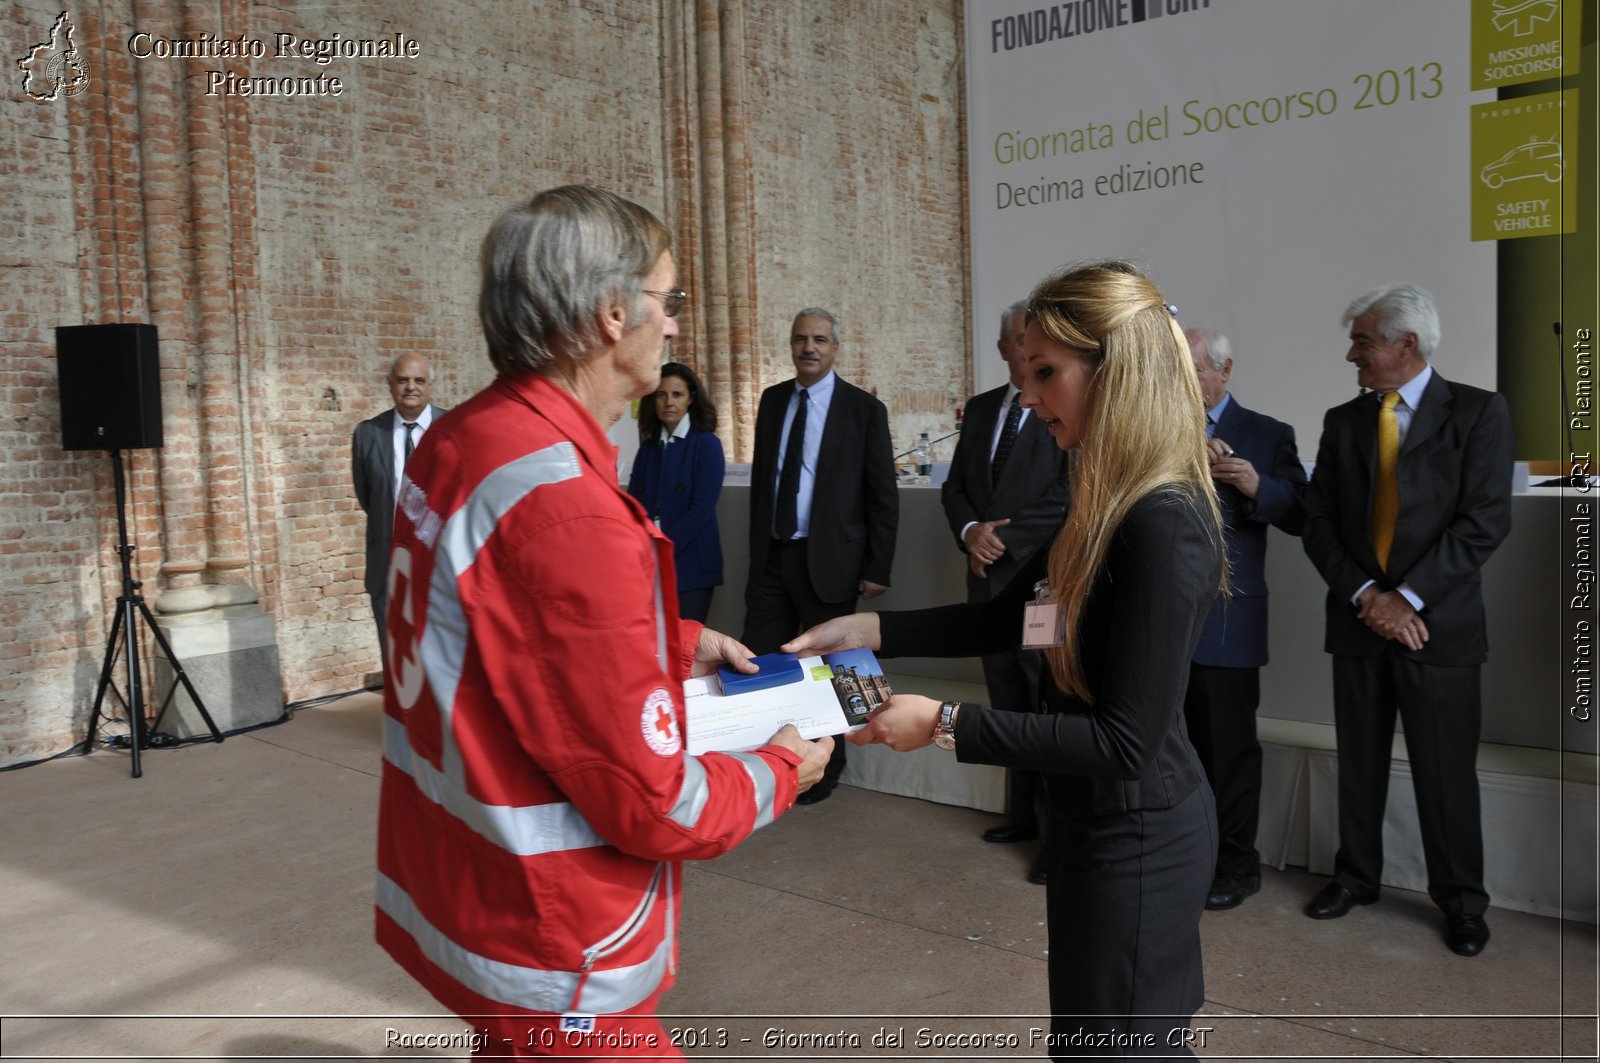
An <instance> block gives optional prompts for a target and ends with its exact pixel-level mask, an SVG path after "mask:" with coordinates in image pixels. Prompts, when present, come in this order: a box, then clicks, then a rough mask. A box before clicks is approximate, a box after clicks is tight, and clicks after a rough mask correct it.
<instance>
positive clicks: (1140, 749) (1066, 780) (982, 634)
mask: <svg viewBox="0 0 1600 1063" xmlns="http://www.w3.org/2000/svg"><path fill="white" fill-rule="evenodd" d="M1200 506H1201V503H1200V502H1199V501H1198V500H1197V499H1195V498H1194V497H1193V496H1192V495H1191V494H1189V493H1187V492H1179V491H1161V492H1156V493H1154V494H1151V495H1148V496H1146V497H1145V498H1143V499H1141V500H1140V501H1139V502H1138V503H1136V504H1135V505H1134V507H1133V509H1132V510H1130V511H1129V513H1128V516H1127V519H1125V520H1124V521H1123V522H1122V525H1121V526H1120V527H1119V528H1118V529H1117V531H1116V533H1115V535H1114V537H1113V541H1112V543H1111V546H1110V548H1109V550H1108V551H1107V554H1106V561H1105V565H1104V566H1103V567H1102V568H1101V570H1100V572H1099V573H1098V574H1097V575H1096V576H1095V582H1094V588H1093V590H1092V591H1091V593H1090V597H1089V600H1088V602H1087V603H1085V605H1084V611H1083V616H1082V618H1081V622H1080V623H1079V625H1078V630H1077V631H1076V632H1068V633H1067V637H1069V638H1076V639H1077V640H1078V646H1079V652H1080V655H1081V660H1082V661H1083V666H1084V672H1085V678H1086V679H1087V681H1088V685H1089V689H1090V690H1092V691H1093V692H1094V703H1093V704H1089V703H1087V702H1085V701H1083V700H1081V699H1079V698H1076V697H1068V696H1067V695H1066V694H1063V693H1062V692H1061V691H1060V690H1059V689H1058V688H1057V687H1056V685H1055V682H1054V681H1053V680H1052V679H1051V676H1050V670H1049V668H1046V669H1044V672H1043V674H1042V675H1041V677H1040V686H1041V689H1040V696H1041V700H1042V702H1043V706H1042V707H1043V710H1044V711H1043V712H1042V713H1031V712H1014V711H1008V710H1006V709H996V708H990V707H988V706H984V705H976V704H971V703H964V704H963V705H962V706H961V716H960V718H959V719H958V720H957V722H956V759H958V760H960V761H962V762H963V763H968V764H973V763H976V764H1003V765H1005V766H1007V767H1012V768H1024V769H1028V770H1031V771H1038V772H1043V773H1045V779H1046V790H1047V793H1048V799H1047V800H1048V803H1047V807H1048V809H1049V810H1050V812H1051V814H1052V815H1055V816H1060V817H1066V818H1073V819H1076V818H1081V817H1087V816H1098V815H1106V814H1111V813H1120V812H1126V811H1129V810H1132V809H1140V808H1171V807H1173V806H1174V805H1176V804H1178V803H1179V802H1181V801H1182V800H1183V799H1184V798H1186V797H1188V796H1189V795H1190V794H1191V793H1193V792H1194V790H1195V789H1196V788H1197V787H1198V786H1199V785H1200V784H1201V781H1202V780H1203V779H1204V777H1205V775H1204V771H1203V769H1202V768H1201V766H1200V760H1199V757H1198V756H1197V755H1196V754H1195V751H1194V747H1193V746H1192V745H1190V744H1189V736H1188V728H1187V726H1186V725H1185V723H1184V717H1183V696H1184V691H1185V690H1186V689H1187V687H1188V685H1189V659H1190V657H1191V656H1192V655H1193V654H1194V647H1195V643H1196V642H1197V641H1198V640H1199V638H1200V626H1201V624H1203V623H1204V622H1205V616H1206V612H1207V611H1208V610H1209V609H1210V608H1211V603H1212V601H1213V600H1214V599H1215V598H1216V596H1217V589H1218V586H1219V585H1220V584H1221V582H1222V550H1223V547H1222V543H1221V541H1220V539H1218V538H1217V536H1216V534H1215V531H1214V529H1211V528H1209V527H1208V524H1209V520H1208V518H1206V517H1205V516H1204V515H1203V514H1202V511H1201V508H1200ZM1047 561H1048V554H1047V552H1046V551H1043V550H1041V551H1038V552H1036V553H1035V554H1034V555H1033V558H1032V559H1031V560H1030V561H1029V563H1028V564H1027V565H1025V566H1024V567H1023V569H1022V570H1021V571H1020V572H1019V573H1018V574H1017V578H1015V579H1013V580H1012V581H1011V582H1010V583H1009V584H1008V585H1007V586H1006V588H1005V590H1003V591H1001V592H1000V594H999V595H997V596H996V597H995V598H993V599H991V600H989V601H987V602H980V603H976V604H966V605H946V606H940V607H938V608H934V609H921V610H917V611H915V612H906V613H892V612H886V613H882V614H880V620H881V624H882V634H883V642H882V650H881V651H880V656H884V657H893V656H932V657H964V656H971V655H976V654H987V653H997V652H999V651H1001V650H1005V649H1015V648H1016V647H1017V645H1018V644H1019V642H1020V641H1021V633H1022V613H1023V607H1024V606H1025V605H1026V604H1027V603H1028V602H1029V601H1031V600H1032V597H1033V584H1034V582H1035V581H1036V580H1038V579H1041V578H1043V576H1044V574H1045V572H1046V571H1047V569H1048V565H1047Z"/></svg>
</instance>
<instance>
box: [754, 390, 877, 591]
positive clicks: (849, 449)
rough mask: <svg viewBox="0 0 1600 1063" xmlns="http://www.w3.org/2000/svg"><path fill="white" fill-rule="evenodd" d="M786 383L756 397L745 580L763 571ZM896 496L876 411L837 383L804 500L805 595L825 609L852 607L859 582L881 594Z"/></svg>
mask: <svg viewBox="0 0 1600 1063" xmlns="http://www.w3.org/2000/svg"><path fill="white" fill-rule="evenodd" d="M793 394H794V381H793V380H786V381H784V382H783V383H781V384H774V385H773V386H772V387H770V388H768V389H767V390H766V391H763V392H762V393H761V405H760V406H759V407H758V409H757V412H756V449H755V458H754V461H753V462H752V464H751V467H750V572H751V576H752V578H754V576H755V574H756V573H759V572H761V571H762V570H763V569H764V568H765V567H766V563H767V551H768V549H769V548H770V546H771V544H772V496H773V491H774V490H775V488H776V487H777V483H778V473H779V469H778V449H779V447H780V446H781V445H782V441H781V440H780V439H779V438H778V437H779V435H780V434H781V433H782V432H783V415H784V410H785V408H786V407H787V406H788V403H789V398H790V396H792V395H793ZM899 520H900V496H899V489H898V487H897V486H896V483H895V475H894V448H893V446H892V445H891V443H890V442H889V411H888V410H886V409H884V406H883V403H881V402H879V401H878V400H877V399H875V398H873V397H872V396H871V395H869V394H867V393H866V392H865V391H862V390H861V389H860V388H858V387H856V386H855V385H853V384H850V383H847V382H846V381H845V380H843V379H841V378H840V377H838V376H837V375H835V376H834V380H833V399H832V401H831V402H830V403H829V405H828V420H827V422H826V424H825V425H824V426H823V432H822V446H821V447H820V448H819V449H818V452H817V472H816V477H815V480H814V486H813V488H812V495H811V525H810V532H809V535H810V544H809V548H808V550H807V556H808V558H809V570H810V574H811V587H812V589H813V590H815V591H816V593H817V597H818V598H821V599H822V600H823V601H825V602H842V601H847V600H854V599H855V597H856V588H857V586H858V584H859V583H860V582H861V581H862V580H870V581H871V582H873V583H880V584H882V585H883V586H885V587H887V586H888V585H889V569H890V567H891V566H892V565H893V564H894V540H895V532H896V530H897V528H898V526H899Z"/></svg>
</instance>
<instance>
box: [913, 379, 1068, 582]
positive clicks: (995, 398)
mask: <svg viewBox="0 0 1600 1063" xmlns="http://www.w3.org/2000/svg"><path fill="white" fill-rule="evenodd" d="M1007 387H1008V385H1005V384H1002V385H1000V386H999V387H997V388H995V389H994V390H992V391H985V392H984V393H983V394H981V395H974V396H973V397H972V399H971V401H969V402H968V403H967V416H966V419H965V421H964V423H963V424H962V426H961V436H960V438H959V439H957V440H956V452H955V455H954V456H953V457H952V458H951V459H950V476H949V478H948V479H946V480H945V482H944V486H943V488H941V489H940V494H939V498H940V501H941V502H942V503H943V504H944V515H945V519H946V520H948V521H949V522H950V532H951V534H952V535H954V536H955V539H956V546H958V547H959V548H960V549H961V551H962V552H963V553H965V552H966V549H967V546H966V544H965V543H963V542H962V541H961V529H962V528H964V527H966V526H967V525H968V524H970V523H972V522H973V521H975V520H976V521H983V520H1004V519H1005V518H1007V517H1009V518H1010V519H1011V523H1010V524H1007V525H1006V526H1005V527H1003V528H996V529H995V535H997V536H999V538H1000V541H1001V542H1003V543H1005V544H1006V552H1005V553H1003V554H1001V555H1000V559H999V560H998V561H996V562H995V563H994V564H992V565H990V566H989V568H988V575H987V576H984V577H979V576H976V575H974V574H973V572H972V569H971V568H968V569H967V597H968V599H969V600H978V601H981V600H982V599H984V598H987V597H989V596H991V595H992V594H994V593H996V592H998V591H999V590H1000V588H1002V587H1004V586H1005V585H1006V584H1007V583H1009V582H1011V577H1012V576H1014V575H1016V573H1017V571H1018V570H1019V569H1021V567H1022V566H1023V565H1025V564H1026V563H1027V561H1028V559H1029V558H1030V557H1032V556H1033V553H1034V551H1036V550H1038V549H1039V547H1041V546H1043V545H1044V544H1045V543H1048V542H1050V541H1051V540H1052V539H1054V538H1055V534H1056V532H1058V531H1060V530H1061V522H1062V521H1063V520H1065V519H1066V514H1067V497H1068V495H1070V494H1071V488H1070V486H1069V484H1068V472H1067V466H1068V453H1067V452H1066V451H1064V450H1062V449H1061V448H1060V447H1058V446H1056V441H1055V440H1054V439H1051V438H1050V433H1049V432H1048V431H1046V430H1045V427H1044V424H1043V423H1042V422H1040V420H1039V418H1037V417H1035V416H1033V414H1031V413H1030V414H1028V416H1026V417H1024V418H1023V420H1022V425H1021V427H1020V428H1018V429H1017V438H1016V441H1015V442H1013V443H1012V445H1011V456H1010V457H1009V458H1008V459H1006V467H1005V468H1004V469H1002V470H1001V471H1000V482H999V483H993V482H991V477H990V475H989V447H990V445H991V443H992V442H993V441H994V438H995V435H994V431H995V425H996V424H998V423H999V421H1000V419H1001V418H1002V417H1004V416H1005V410H1004V409H1003V408H1002V407H1003V404H1004V402H1005V398H1006V390H1007Z"/></svg>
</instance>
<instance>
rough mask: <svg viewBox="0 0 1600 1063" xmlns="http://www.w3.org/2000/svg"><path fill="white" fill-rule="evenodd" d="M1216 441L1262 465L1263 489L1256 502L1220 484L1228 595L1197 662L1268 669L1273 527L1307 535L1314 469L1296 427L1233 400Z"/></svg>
mask: <svg viewBox="0 0 1600 1063" xmlns="http://www.w3.org/2000/svg"><path fill="white" fill-rule="evenodd" d="M1216 438H1218V439H1220V440H1222V441H1224V442H1225V443H1227V444H1228V446H1230V447H1232V448H1233V453H1234V455H1235V456H1236V457H1240V458H1244V459H1245V460H1246V461H1248V462H1249V463H1250V464H1251V465H1254V466H1255V469H1256V474H1257V475H1258V476H1259V477H1260V484H1259V486H1258V487H1257V488H1256V497H1255V498H1254V499H1253V500H1252V499H1250V498H1246V497H1245V495H1244V494H1243V493H1242V492H1240V490H1239V489H1238V488H1237V487H1234V486H1233V485H1231V484H1224V483H1219V484H1217V500H1218V501H1219V502H1220V503H1221V504H1222V520H1223V523H1224V524H1225V525H1226V527H1227V534H1228V597H1226V598H1222V599H1220V600H1218V602H1217V604H1216V605H1214V606H1212V608H1211V614H1210V615H1209V616H1207V617H1206V626H1205V630H1204V631H1203V632H1201V635H1200V645H1199V647H1198V648H1197V649H1196V650H1195V653H1194V659H1195V663H1197V664H1204V665H1211V666H1213V667H1218V668H1260V667H1261V666H1262V665H1264V664H1266V663H1267V572H1266V570H1267V526H1268V525H1269V524H1271V525H1276V526H1277V527H1278V528H1280V529H1282V530H1283V531H1285V532H1287V533H1289V534H1290V535H1299V534H1300V530H1301V528H1302V527H1303V526H1304V524H1305V493H1306V470H1305V467H1304V466H1302V465H1301V464H1300V452H1299V451H1298V450H1296V449H1295V445H1294V429H1293V428H1290V427H1289V426H1288V425H1286V424H1284V423H1283V422H1282V421H1279V420H1276V419H1274V418H1272V417H1268V416H1267V415H1266V414H1263V413H1256V412H1255V411H1254V410H1247V409H1245V408H1244V407H1243V406H1242V405H1240V403H1239V400H1238V399H1236V398H1232V397H1231V396H1230V399H1229V402H1228V405H1227V407H1226V408H1225V409H1224V410H1223V411H1222V419H1221V420H1219V421H1218V422H1217V428H1216Z"/></svg>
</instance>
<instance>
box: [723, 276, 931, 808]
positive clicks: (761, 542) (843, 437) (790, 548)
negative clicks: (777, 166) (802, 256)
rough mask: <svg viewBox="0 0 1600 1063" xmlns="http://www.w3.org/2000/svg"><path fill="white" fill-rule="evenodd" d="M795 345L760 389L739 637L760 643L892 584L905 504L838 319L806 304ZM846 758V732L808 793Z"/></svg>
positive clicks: (828, 787)
mask: <svg viewBox="0 0 1600 1063" xmlns="http://www.w3.org/2000/svg"><path fill="white" fill-rule="evenodd" d="M789 351H790V354H791V356H792V357H793V359H794V368H795V378H794V379H793V380H787V381H784V382H783V383H782V384H775V385H773V386H772V387H770V388H768V389H767V390H766V391H764V392H762V394H761V405H760V406H759V407H758V409H757V411H756V448H755V459H754V462H753V463H752V465H751V468H750V578H749V581H748V582H747V583H746V585H745V594H744V601H745V618H744V634H743V638H742V641H743V642H744V644H745V645H746V646H749V647H750V649H751V650H753V651H755V652H756V653H771V652H773V651H775V650H777V648H778V647H779V646H781V645H783V643H785V642H787V641H789V640H790V639H792V638H794V636H795V635H797V634H799V633H800V632H801V631H804V630H806V629H807V628H809V627H812V626H813V625H816V624H819V623H821V622H822V621H824V620H829V619H832V618H833V617H836V616H843V615H844V614H845V613H850V612H853V611H854V610H855V607H856V598H857V596H858V595H859V596H860V597H862V598H876V597H877V596H878V595H880V594H882V593H883V592H884V591H885V590H887V589H888V586H889V568H890V565H891V564H892V562H893V561H894V539H895V529H896V526H897V523H898V520H899V514H900V499H899V495H898V494H897V487H896V485H895V475H894V454H893V449H894V448H893V446H892V445H891V444H890V442H889V413H888V411H887V410H885V409H884V406H883V403H881V402H879V401H878V400H877V399H876V398H874V397H873V396H871V395H869V394H867V393H866V392H865V391H862V390H861V389H860V388H858V387H855V386H854V385H852V384H849V383H847V382H845V381H844V380H841V379H840V378H839V377H838V375H837V374H835V373H834V371H833V363H834V359H835V358H836V357H837V356H838V353H839V323H838V321H836V320H835V319H834V316H833V315H832V314H830V313H829V312H828V311H826V310H823V309H821V308H819V307H809V308H807V309H805V310H802V311H800V312H799V313H798V314H796V315H795V318H794V325H793V327H792V328H791V329H790V337H789ZM844 766H845V742H844V741H842V740H840V741H837V742H835V743H834V747H833V759H832V760H830V761H829V763H828V770H827V772H826V774H825V775H824V776H823V780H822V781H821V782H820V783H817V784H816V785H815V786H813V787H812V788H811V789H809V790H807V791H806V792H805V793H804V794H802V795H800V800H801V801H802V803H804V804H814V803H816V802H818V801H821V800H824V799H825V798H826V797H827V796H828V795H829V794H831V793H832V792H833V788H834V786H835V785H837V784H838V781H839V775H840V774H841V773H842V772H843V771H844Z"/></svg>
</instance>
